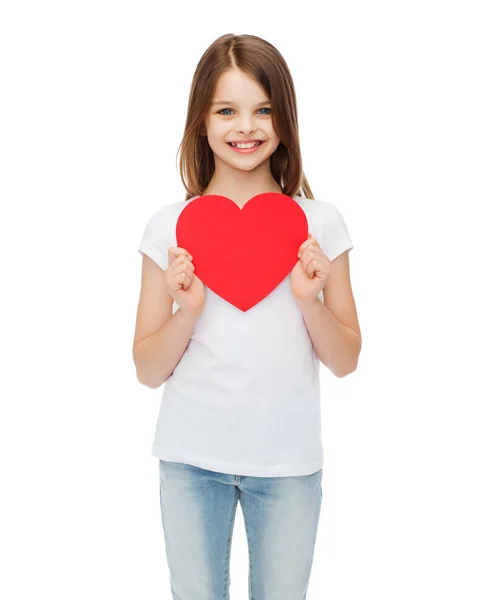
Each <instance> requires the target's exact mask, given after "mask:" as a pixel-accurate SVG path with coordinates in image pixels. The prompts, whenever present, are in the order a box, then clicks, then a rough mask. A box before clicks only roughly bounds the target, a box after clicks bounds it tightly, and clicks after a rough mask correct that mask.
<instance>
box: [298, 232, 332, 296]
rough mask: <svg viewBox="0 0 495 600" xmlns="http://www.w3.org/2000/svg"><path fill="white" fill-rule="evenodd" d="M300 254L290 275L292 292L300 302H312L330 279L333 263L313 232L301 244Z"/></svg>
mask: <svg viewBox="0 0 495 600" xmlns="http://www.w3.org/2000/svg"><path fill="white" fill-rule="evenodd" d="M298 256H299V257H300V258H299V260H298V261H297V263H296V265H295V267H294V268H293V269H292V273H291V276H290V285H291V289H292V293H293V295H294V298H295V300H296V301H297V302H298V303H302V304H304V303H306V302H309V303H312V302H314V301H315V300H316V299H317V297H318V294H319V293H320V292H321V290H322V289H323V288H324V287H325V285H326V284H327V282H328V281H329V279H330V275H331V272H332V263H331V261H330V259H329V258H328V256H327V255H326V254H325V253H324V252H323V250H322V249H321V248H320V246H319V244H318V242H317V241H316V239H315V238H314V237H313V236H312V235H311V234H308V239H307V240H306V241H305V242H303V243H302V244H301V246H300V248H299V253H298Z"/></svg>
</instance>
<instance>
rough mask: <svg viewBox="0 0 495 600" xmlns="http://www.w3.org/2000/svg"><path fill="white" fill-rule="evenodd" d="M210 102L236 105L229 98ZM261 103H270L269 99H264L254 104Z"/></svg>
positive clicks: (259, 104)
mask: <svg viewBox="0 0 495 600" xmlns="http://www.w3.org/2000/svg"><path fill="white" fill-rule="evenodd" d="M212 104H231V105H232V106H236V103H235V102H232V101H231V100H217V101H216V102H212ZM263 104H271V101H270V100H265V101H263V102H258V104H256V106H261V105H263Z"/></svg>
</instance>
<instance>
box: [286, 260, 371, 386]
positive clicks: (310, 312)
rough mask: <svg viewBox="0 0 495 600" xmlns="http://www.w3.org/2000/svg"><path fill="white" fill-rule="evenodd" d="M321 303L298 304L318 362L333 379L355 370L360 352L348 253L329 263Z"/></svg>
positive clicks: (315, 300) (359, 338)
mask: <svg viewBox="0 0 495 600" xmlns="http://www.w3.org/2000/svg"><path fill="white" fill-rule="evenodd" d="M323 297H324V302H321V301H320V300H319V299H318V298H316V299H314V300H312V301H311V302H307V303H301V302H298V306H299V309H300V310H301V313H302V315H303V318H304V322H305V324H306V328H307V330H308V333H309V335H310V337H311V341H312V342H313V346H314V348H315V350H316V354H317V355H318V358H319V359H320V360H321V362H322V363H323V364H324V365H325V366H326V367H327V368H328V369H330V371H332V373H334V375H335V376H336V377H345V376H346V375H349V374H350V373H352V372H353V371H355V370H356V368H357V363H358V358H359V354H360V352H361V330H360V327H359V322H358V318H357V312H356V305H355V302H354V295H353V293H352V287H351V281H350V273H349V253H348V252H347V251H345V252H343V253H341V254H340V255H339V256H337V257H336V258H335V259H334V260H333V261H332V275H331V277H330V281H329V282H328V283H327V285H326V286H325V287H324V288H323Z"/></svg>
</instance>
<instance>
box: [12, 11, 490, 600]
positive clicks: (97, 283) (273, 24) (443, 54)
mask: <svg viewBox="0 0 495 600" xmlns="http://www.w3.org/2000/svg"><path fill="white" fill-rule="evenodd" d="M490 4H491V3H489V2H476V1H471V2H467V1H465V2H455V1H451V2H439V1H432V0H428V1H425V0H416V1H415V2H394V1H388V2H385V1H383V0H379V1H377V2H356V1H347V2H340V3H327V4H320V3H316V2H310V1H305V2H302V3H298V4H294V5H290V4H286V3H285V2H284V3H282V2H279V3H276V2H273V1H272V2H270V3H266V2H264V3H257V2H252V3H242V2H241V3H199V2H198V3H197V4H195V5H193V3H191V2H182V3H170V4H168V3H165V2H145V1H140V2H124V1H120V2H110V1H107V0H98V2H95V1H91V0H86V1H85V2H62V1H60V2H54V1H45V2H23V1H19V0H18V1H16V2H14V1H11V2H5V3H3V4H2V8H1V10H0V61H1V63H0V68H1V72H0V83H1V86H2V90H1V94H0V102H1V111H0V118H1V131H0V148H1V156H0V159H1V180H0V185H1V188H0V193H1V219H0V221H1V225H0V226H1V232H0V233H1V235H0V240H1V245H2V248H1V250H2V252H1V256H2V271H3V274H4V275H3V281H4V285H3V289H4V292H3V293H2V310H1V319H2V322H1V326H2V327H1V331H2V344H1V347H2V363H1V367H2V377H1V390H0V396H1V415H0V428H1V429H0V443H1V448H0V451H1V479H2V481H1V483H2V489H3V492H2V494H1V512H0V514H1V523H0V525H1V535H0V539H1V542H0V544H1V545H0V550H1V553H2V557H1V564H2V577H1V580H0V595H1V596H2V597H3V598H6V599H8V600H18V599H21V598H22V599H24V598H40V597H49V598H51V599H52V600H56V599H57V600H58V599H64V600H67V599H69V598H70V599H71V600H79V599H84V600H86V599H88V598H92V599H95V600H100V599H105V600H108V599H113V598H116V599H117V598H118V599H119V600H124V599H127V598H129V599H133V600H137V599H138V598H139V599H146V600H153V599H157V600H158V599H164V598H171V597H172V596H171V592H170V584H169V580H168V570H167V566H166V562H165V547H164V541H163V534H162V530H161V522H160V513H159V488H158V465H157V459H156V458H154V457H152V456H151V442H152V437H153V434H154V428H155V421H156V416H157V414H158V407H159V401H160V396H161V391H162V389H161V388H160V389H159V390H150V389H149V388H146V387H144V386H142V385H140V384H139V383H138V381H137V379H136V376H135V371H134V365H133V362H132V341H133V335H134V325H135V316H136V309H137V302H138V297H139V286H140V269H141V257H140V255H139V254H138V252H137V246H138V244H139V241H140V239H141V236H142V233H143V231H144V227H145V225H146V222H147V221H148V219H149V218H150V216H151V215H152V214H153V213H154V212H156V211H157V210H158V209H159V208H160V207H161V206H163V205H164V204H168V203H170V202H175V201H178V200H182V199H183V198H184V194H185V191H184V188H183V186H182V183H181V181H180V177H179V174H178V169H177V164H176V153H177V150H178V147H179V144H180V141H181V137H182V133H183V127H184V121H185V115H186V107H187V98H188V93H189V86H190V83H191V79H192V75H193V72H194V69H195V67H196V64H197V62H198V61H199V59H200V57H201V55H202V53H203V52H204V51H205V50H206V48H207V47H208V46H209V45H210V44H211V43H212V42H213V41H214V40H215V39H216V38H217V37H219V36H220V35H222V34H224V33H237V34H240V33H250V34H254V35H258V36H260V37H263V38H265V39H267V40H268V41H270V42H271V43H272V44H274V45H275V46H276V47H277V48H278V49H279V50H280V52H281V53H282V55H283V56H284V57H285V59H286V61H287V63H288V65H289V67H290V69H291V73H292V75H293V78H294V81H295V85H296V91H297V100H298V110H299V126H300V132H301V144H302V152H303V161H304V170H305V174H306V176H307V177H308V180H309V183H310V185H311V187H312V189H313V192H314V194H315V196H316V197H317V198H321V199H327V200H330V201H331V202H333V203H335V205H336V206H337V207H338V208H339V210H340V211H341V213H342V215H343V216H344V218H345V220H346V222H347V225H348V228H349V232H350V234H351V237H352V240H353V242H354V250H353V251H352V252H351V254H350V263H351V277H352V284H353V290H354V294H355V299H356V305H357V308H358V315H359V319H360V325H361V329H362V336H363V348H362V353H361V356H360V362H359V366H358V369H357V371H356V372H354V373H353V374H351V375H350V376H348V377H346V378H343V379H340V380H339V379H337V378H335V377H334V376H333V375H332V374H331V372H330V371H328V370H327V369H326V368H325V367H324V366H322V368H321V383H322V416H323V439H324V448H325V465H324V475H323V506H322V513H321V518H320V525H319V530H318V539H317V545H316V548H315V556H314V563H313V571H312V575H311V580H310V584H309V590H308V600H328V599H329V598H331V599H332V600H368V599H370V598H380V600H398V599H400V600H409V599H411V600H418V599H419V598H421V599H422V600H427V599H428V600H430V599H431V600H438V599H439V598H449V600H454V599H455V600H457V599H466V600H472V599H476V600H493V598H494V597H495V580H494V564H495V517H494V506H495V482H494V474H495V469H494V460H493V459H494V455H495V452H494V450H495V442H494V425H495V423H494V414H495V405H494V400H495V394H494V385H493V381H492V378H491V376H490V371H491V368H492V366H493V359H494V352H493V333H494V318H493V306H494V305H495V302H494V295H493V291H492V284H493V281H492V280H493V264H492V263H493V258H494V247H493V241H492V240H493V235H492V234H493V213H492V208H493V204H494V201H495V193H494V192H495V185H494V166H495V146H494V139H495V127H494V125H495V123H494V106H495V89H494V72H495V69H494V60H493V57H494V56H495V47H494V46H495V44H494V36H493V31H494V26H495V23H494V19H493V15H492V14H490V12H489V8H493V7H490V6H489V5H490ZM323 11H325V12H323ZM247 574H248V551H247V541H246V534H245V531H244V521H243V517H242V511H241V509H240V507H239V508H238V511H237V518H236V523H235V530H234V539H233V548H232V555H231V579H232V583H231V588H230V592H231V598H232V600H240V599H244V600H245V599H247V598H248V595H247ZM258 600H261V599H258Z"/></svg>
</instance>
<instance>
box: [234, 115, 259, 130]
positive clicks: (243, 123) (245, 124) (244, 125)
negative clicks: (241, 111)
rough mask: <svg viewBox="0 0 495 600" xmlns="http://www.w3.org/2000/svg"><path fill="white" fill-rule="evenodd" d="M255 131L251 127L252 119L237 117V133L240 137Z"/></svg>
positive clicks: (247, 116)
mask: <svg viewBox="0 0 495 600" xmlns="http://www.w3.org/2000/svg"><path fill="white" fill-rule="evenodd" d="M254 130H255V127H254V126H253V121H252V117H250V116H249V115H244V116H240V117H239V125H238V129H237V131H238V132H239V133H240V134H242V135H247V134H250V133H252V132H253V131H254Z"/></svg>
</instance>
